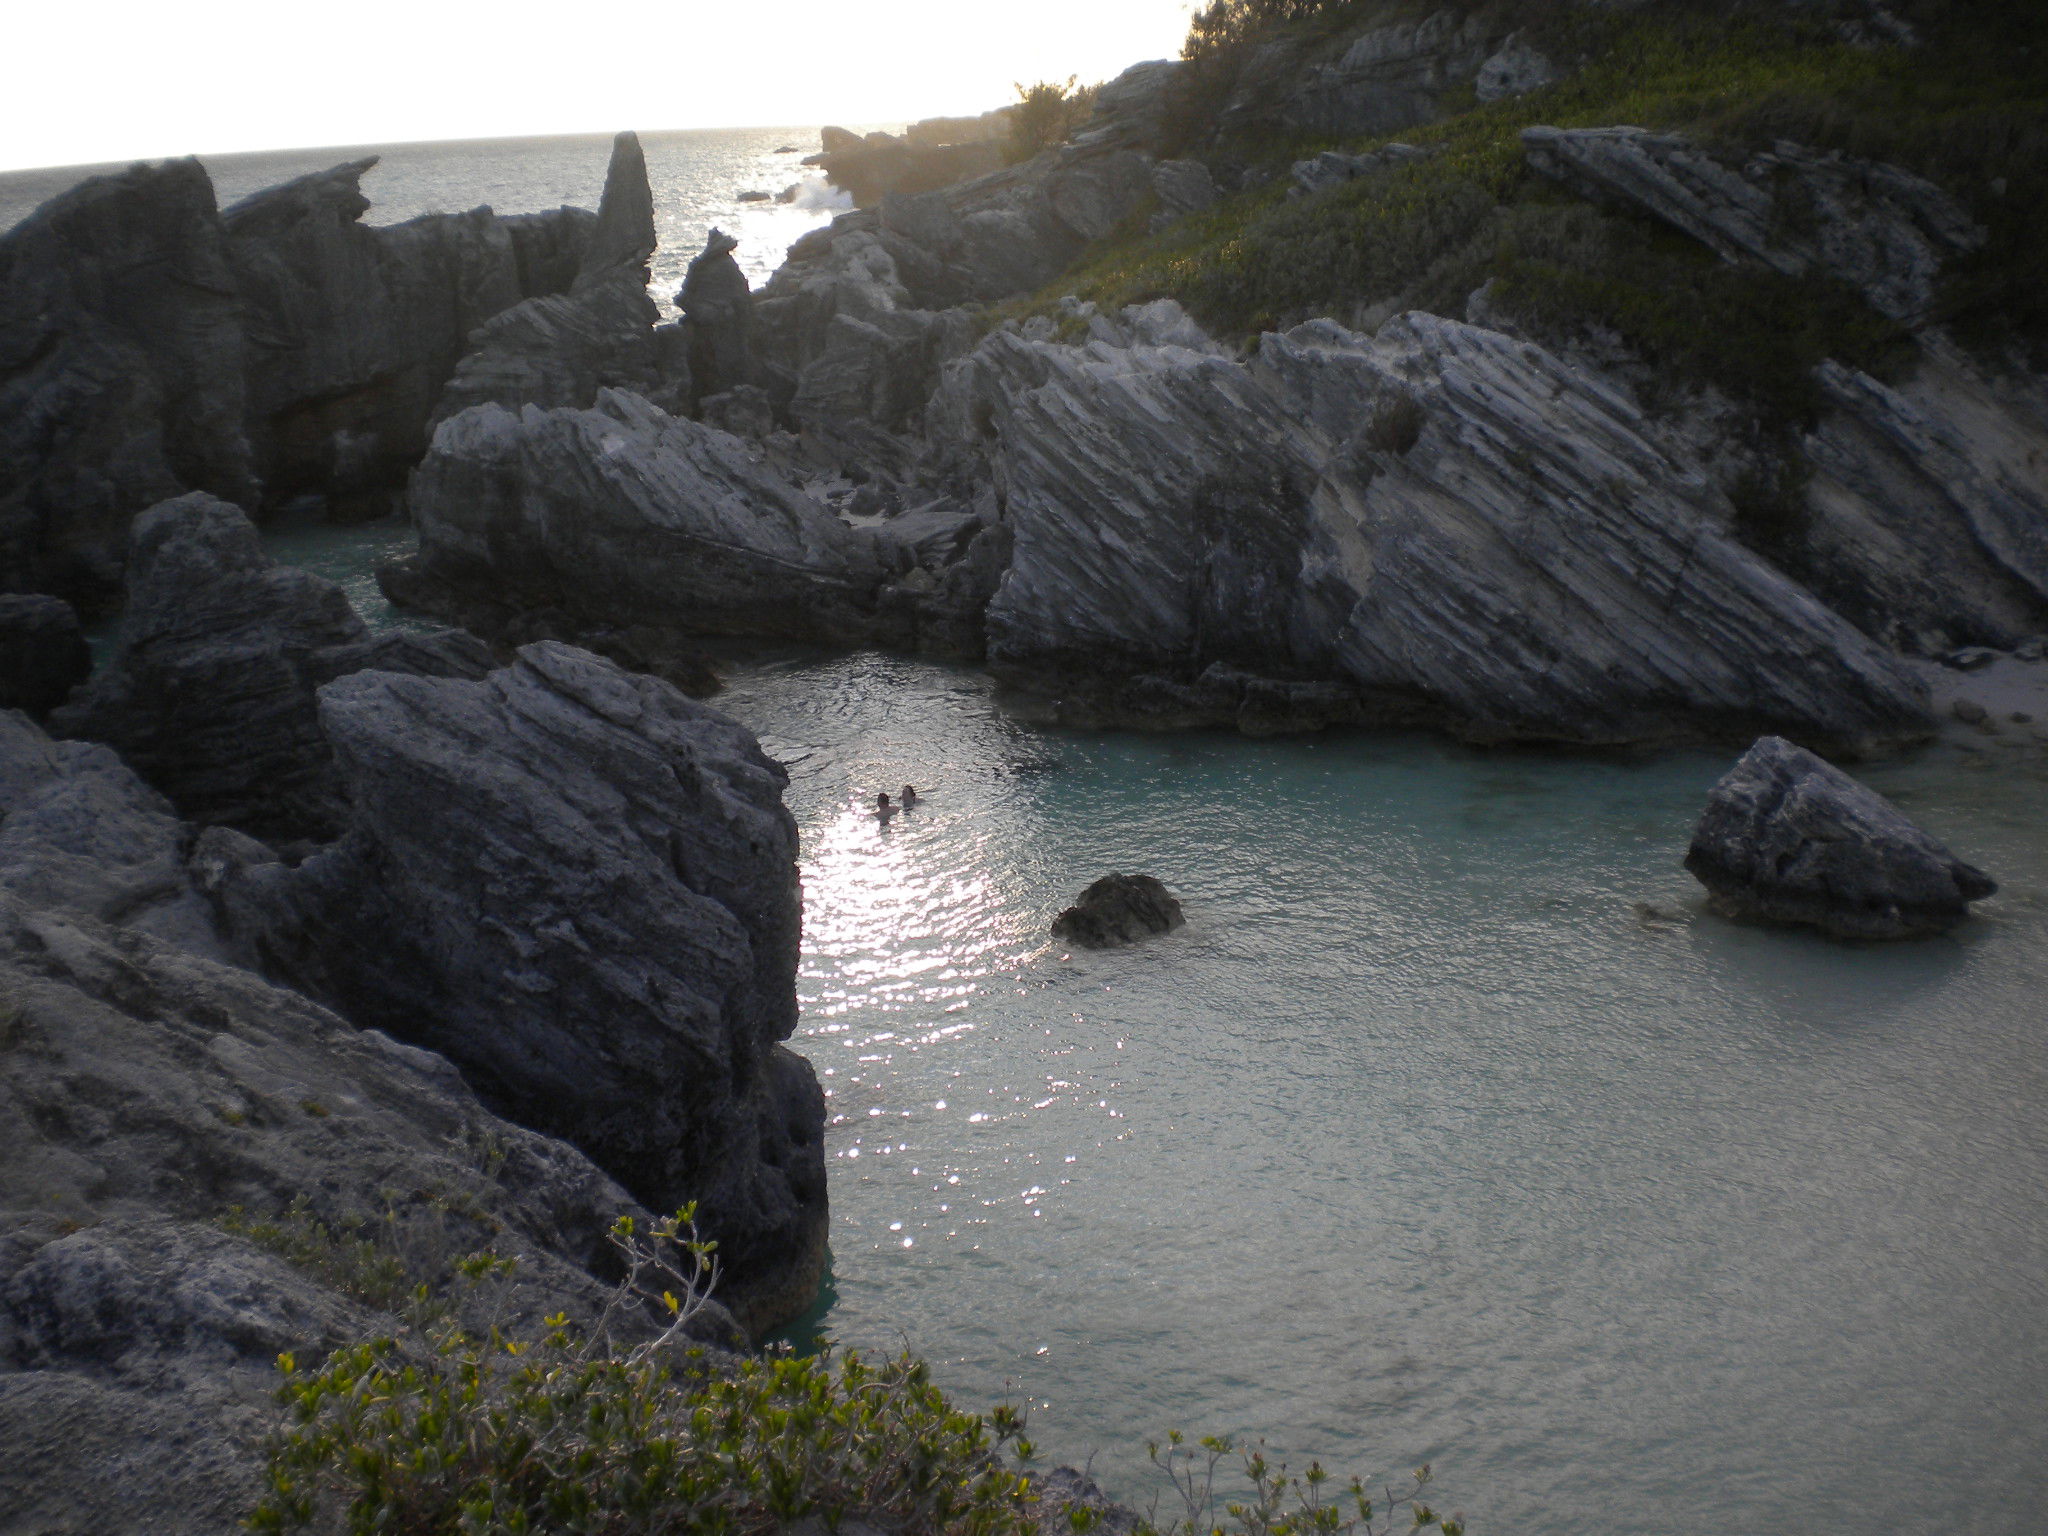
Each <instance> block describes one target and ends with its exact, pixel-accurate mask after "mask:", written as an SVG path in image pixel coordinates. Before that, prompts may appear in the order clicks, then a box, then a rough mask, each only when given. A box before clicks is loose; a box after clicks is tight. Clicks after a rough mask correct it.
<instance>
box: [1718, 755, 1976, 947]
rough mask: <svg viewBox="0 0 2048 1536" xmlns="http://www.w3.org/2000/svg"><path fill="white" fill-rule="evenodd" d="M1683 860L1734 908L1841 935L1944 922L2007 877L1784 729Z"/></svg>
mask: <svg viewBox="0 0 2048 1536" xmlns="http://www.w3.org/2000/svg"><path fill="white" fill-rule="evenodd" d="M1685 867H1686V868H1687V869H1689V870H1691V871H1692V872H1693V874H1694V875H1695V876H1697V877H1698V879H1699V881H1700V883H1701V884H1702V885H1704V886H1706V888H1707V890H1708V891H1709V892H1710V893H1711V894H1712V899H1713V904H1714V906H1715V907H1717V908H1718V909H1720V910H1721V911H1723V912H1725V913H1727V914H1729V915H1731V916H1738V917H1747V918H1758V919H1763V920H1765V921H1771V922H1786V923H1805V924H1810V925H1812V926H1813V927H1816V928H1819V929H1821V930H1822V931H1823V932H1825V933H1829V934H1832V935H1833V936H1834V937H1836V938H1843V939H1906V938H1914V937H1917V936H1919V935H1923V934H1931V933H1940V932H1942V931H1944V930H1945V929H1949V928H1953V927H1954V926H1955V925H1956V924H1957V923H1960V922H1961V921H1962V920H1963V919H1964V918H1966V917H1968V916H1969V903H1970V902H1973V901H1977V900H1980V899H1982V898H1983V897H1986V896H1989V895H1991V894H1993V893H1994V892H1995V891H1996V890H1997V889H1998V887H1997V885H1996V884H1995V883H1994V882H1993V881H1992V880H1991V879H1990V877H1989V876H1987V875H1986V874H1985V873H1984V872H1983V871H1982V870H1979V869H1976V868H1973V867H1972V866H1970V865H1968V864H1965V863H1964V862H1963V861H1962V860H1961V859H1958V858H1957V857H1956V856H1955V855H1954V854H1952V853H1950V852H1949V851H1948V849H1947V848H1945V847H1943V846H1942V845H1941V844H1940V843H1938V842H1936V841H1935V840H1934V839H1933V838H1932V837H1930V836H1928V835H1927V833H1925V832H1923V831H1921V830H1920V828H1918V827H1917V826H1915V825H1914V824H1913V823H1912V822H1910V821H1908V820H1907V819H1906V818H1905V817H1904V816H1903V815H1901V814H1900V813H1899V811H1898V809H1897V808H1896V807H1895V806H1893V805H1892V804H1891V802H1890V801H1888V800H1886V799H1884V798H1883V797H1882V796H1880V795H1878V794H1876V793H1875V792H1874V791H1872V790H1870V789H1868V788H1867V787H1865V786H1864V785H1862V784H1859V783H1858V782H1857V781H1856V780H1854V779H1852V778H1851V777H1849V775H1848V774H1846V773H1844V772H1842V771H1841V770H1840V769H1839V768H1836V767H1834V766H1833V765H1832V764H1830V763H1827V762H1824V761H1823V760H1822V759H1820V758H1818V757H1816V756H1814V754H1813V753H1811V752H1808V751H1806V750H1805V749H1804V748H1801V747H1796V746H1794V745H1793V744H1792V743H1791V742H1789V741H1786V740H1785V739H1784V738H1783V737H1780V736H1766V737H1764V738H1763V739H1762V740H1760V741H1758V742H1757V743H1756V745H1755V746H1753V747H1751V748H1750V749H1749V751H1747V752H1746V753H1744V754H1743V756H1742V759H1741V761H1739V762H1738V763H1736V765H1735V767H1734V768H1733V769H1731V770H1730V771H1729V773H1728V775H1727V777H1726V778H1724V779H1722V780H1721V782H1720V783H1718V784H1716V785H1715V786H1714V788H1713V790H1712V792H1711V793H1709V795H1708V796H1707V809H1706V814H1705V815H1703V816H1702V817H1701V818H1700V823H1699V827H1698V828H1697V829H1696V830H1695V831H1694V833H1693V837H1692V847H1691V848H1690V849H1689V850H1688V851H1687V853H1686V856H1685Z"/></svg>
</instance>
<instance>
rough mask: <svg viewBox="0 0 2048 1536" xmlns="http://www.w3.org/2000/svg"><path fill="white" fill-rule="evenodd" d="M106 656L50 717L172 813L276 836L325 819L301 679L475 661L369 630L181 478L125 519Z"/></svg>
mask: <svg viewBox="0 0 2048 1536" xmlns="http://www.w3.org/2000/svg"><path fill="white" fill-rule="evenodd" d="M128 566H129V598H128V608H127V612H126V614H125V616H124V619H123V622H122V627H121V632H120V637H119V639H118V641H117V642H116V644H115V647H114V653H113V655H112V657H111V658H109V660H108V662H107V665H106V666H105V667H104V668H102V669H101V670H100V671H99V672H98V673H97V674H95V676H94V677H93V678H92V680H91V681H90V682H89V683H88V684H87V685H86V686H85V687H84V688H81V689H80V690H78V691H77V693H75V694H74V695H73V697H72V699H71V701H70V702H69V703H68V704H66V705H64V706H63V708H61V709H59V710H57V711H55V712H54V713H53V714H52V716H51V721H50V724H51V729H52V730H53V731H55V732H56V733H57V734H58V735H61V736H72V737H85V738H88V739H91V740H94V741H103V742H106V743H108V744H109V745H110V746H112V747H114V748H115V749H116V750H118V751H119V752H120V753H121V755H122V757H123V758H124V759H125V760H126V761H127V762H128V763H129V764H130V765H131V766H132V767H134V768H135V769H136V771H137V772H139V773H140V774H141V775H142V776H143V777H144V778H145V779H147V780H148V781H149V782H150V783H151V784H153V785H155V786H156V787H157V788H158V789H159V790H161V791H163V793H164V794H166V795H168V796H169V797H170V799H171V801H172V802H173V803H174V804H175V805H176V806H177V807H178V809H179V811H180V813H181V814H182V815H184V816H186V817H187V818H189V819H191V820H194V821H198V822H203V823H224V824H226V825H229V826H234V827H239V828H241V829H243V830H245V831H248V832H252V833H254V834H255V835H257V836H259V837H264V838H269V839H272V840H277V841H291V840H296V839H312V840H314V841H320V840H324V839H325V838H328V837H331V836H332V835H334V833H335V832H336V831H337V830H338V829H339V827H340V825H341V818H342V801H341V796H340V790H339V787H338V785H337V784H336V782H335V779H334V775H333V762H332V756H331V754H330V753H329V751H328V749H327V742H326V738H325V737H324V736H323V735H322V734H321V731H320V724H319V718H318V714H317V710H316V707H315V701H314V689H315V688H316V687H318V686H319V684H321V683H323V682H325V681H327V680H328V679H330V678H333V677H337V676H339V675H341V674H342V673H343V672H346V671H351V670H354V669H356V668H358V667H367V666H395V667H399V668H401V669H404V670H411V671H436V672H446V673H450V674H453V675H458V676H460V675H481V673H482V671H483V670H484V669H485V668H486V667H487V666H488V661H489V657H488V652H487V651H484V650H483V649H482V647H481V646H480V645H479V644H478V643H477V642H474V641H471V640H469V639H467V638H456V637H452V636H441V637H435V638H432V639H430V638H428V637H417V638H413V637H408V638H405V639H399V638H397V637H387V638H384V639H381V640H373V639H372V638H371V636H370V634H369V631H368V629H367V628H365V626H364V624H363V621H362V619H361V618H359V617H358V616H357V614H356V612H355V610H354V609H353V608H352V607H350V606H349V601H348V597H347V594H345V593H344V592H343V591H342V590H341V589H340V588H339V587H337V586H335V585H334V583H333V582H330V581H327V580H325V579H324V578H322V577H319V576H315V575H312V574H311V573H309V572H306V571H302V570H298V569H296V568H294V567H291V566H282V565H279V564H277V563H276V562H275V561H274V560H272V559H271V558H270V556H269V554H268V553H267V552H266V551H265V550H264V548H263V543H262V540H261V538H260V537H259V535H258V534H257V532H256V527H255V525H254V524H253V523H251V522H250V521H249V519H248V518H247V517H246V516H245V515H244V514H243V512H242V510H241V509H240V508H239V507H231V506H229V505H228V504H227V503H226V502H224V501H218V500H216V499H215V498H213V497H211V496H208V495H206V494H204V493H203V492H197V491H195V492H193V493H192V494H191V495H189V496H181V497H178V498H176V499H175V500H172V501H167V502H165V503H163V504H162V505H161V506H157V507H152V508H151V509H150V510H149V511H148V512H146V513H144V514H143V515H142V516H141V517H139V518H137V519H136V520H135V528H134V535H133V540H132V548H131V551H130V554H129V557H128Z"/></svg>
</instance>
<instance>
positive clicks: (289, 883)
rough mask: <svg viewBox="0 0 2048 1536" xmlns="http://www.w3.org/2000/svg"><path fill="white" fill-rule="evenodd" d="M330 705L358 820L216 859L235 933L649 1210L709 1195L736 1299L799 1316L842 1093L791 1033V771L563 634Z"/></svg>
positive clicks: (760, 1318)
mask: <svg viewBox="0 0 2048 1536" xmlns="http://www.w3.org/2000/svg"><path fill="white" fill-rule="evenodd" d="M320 713H321V720H322V723H323V725H324V727H325V730H326V734H327V737H328V739H329V740H330V741H331V743H332V744H333V748H334V753H335V756H336V759H337V762H338V767H339V772H340V778H341V781H342V783H343V784H344V786H345V789H346V793H347V798H348V801H349V804H350V807H351V811H350V819H349V823H348V829H347V832H346V834H345V835H344V836H343V837H342V838H341V839H340V841H339V842H337V843H336V844H334V845H333V846H332V847H330V848H328V849H325V850H323V851H322V852H320V853H318V854H316V855H314V856H313V857H311V858H309V859H307V860H306V861H305V862H304V863H302V864H300V865H299V866H298V867H297V868H290V867H287V866H286V865H284V864H282V863H263V862H244V863H242V864H241V865H240V866H239V867H237V866H235V865H234V864H233V861H232V860H227V861H224V862H223V868H222V869H221V871H220V874H219V877H218V879H217V881H216V883H215V889H216V890H217V891H218V892H219V894H220V897H221V900H222V902H223V905H224V907H225V908H226V910H227V911H229V913H230V914H231V921H232V923H233V924H234V926H235V928H236V931H237V933H238V935H239V936H240V937H241V938H242V939H243V940H244V941H245V942H247V943H249V944H250V945H251V946H252V947H253V949H254V951H255V952H256V953H257V954H258V955H259V956H261V958H262V959H263V960H264V962H265V963H266V965H267V966H268V967H269V968H270V969H271V970H272V971H273V973H275V974H277V975H278V976H280V978H282V979H284V980H287V981H289V982H291V983H293V984H295V985H297V986H300V987H302V988H303V989H305V990H306V991H307V992H309V993H311V994H312V995H314V996H316V997H319V998H322V999H323V1000H326V1001H328V1002H330V1003H332V1004H333V1005H335V1006H336V1007H338V1008H339V1009H340V1011H342V1012H343V1013H345V1014H347V1015H348V1017H350V1018H352V1019H354V1020H355V1021H356V1022H358V1023H359V1024H364V1025H369V1026H374V1027H377V1028H382V1029H385V1030H388V1031H390V1032H391V1033H393V1034H395V1035H398V1036H400V1037H401V1038H404V1039H408V1040H411V1041H414V1042H416V1043H418V1044H421V1045H425V1046H427V1047H429V1048H431V1049H434V1050H437V1051H440V1052H442V1053H443V1054H445V1055H446V1056H448V1057H449V1058H450V1059H451V1060H453V1061H454V1062H456V1064H457V1065H459V1066H460V1067H461V1068H462V1071H463V1073H464V1075H465V1077H466V1078H467V1079H468V1080H469V1081H470V1082H471V1083H472V1084H473V1085H475V1087H476V1088H477V1090H478V1091H479V1092H480V1093H481V1094H483V1096H484V1097H485V1099H486V1100H487V1101H488V1102H490V1103H491V1104H492V1105H493V1106H494V1107H495V1108H497V1109H498V1110H499V1112H501V1113H503V1114H505V1115H507V1116H508V1117H509V1118H511V1119H514V1120H517V1121H518V1122H520V1123H521V1124H525V1125H531V1126H534V1127H536V1128H538V1129H540V1130H544V1131H546V1132H548V1133H549V1134H552V1135H556V1136H560V1137H562V1138H563V1139H565V1140H567V1141H570V1142H572V1143H574V1144H575V1145H576V1146H578V1147H581V1148H582V1149H583V1150H584V1151H585V1152H587V1153H589V1154H590V1156H591V1157H592V1158H594V1159H595V1160H596V1161H597V1163H598V1164H599V1165H600V1166H602V1167H604V1168H605V1169H606V1170H608V1171H609V1172H611V1173H612V1174H613V1175H614V1176H615V1177H617V1178H618V1179H619V1180H620V1181H621V1182H622V1183H623V1184H625V1185H626V1187H627V1188H628V1189H630V1190H632V1191H633V1193H634V1194H635V1195H636V1196H637V1197H639V1198H640V1199H642V1200H643V1201H645V1202H646V1203H647V1204H648V1205H649V1206H650V1207H653V1208H655V1209H665V1210H674V1209H675V1208H676V1207H677V1206H678V1205H680V1204H682V1203H683V1202H684V1201H686V1200H696V1201H698V1202H700V1204H701V1217H702V1220H703V1222H704V1225H705V1227H706V1230H707V1232H708V1234H709V1235H710V1236H712V1237H715V1238H716V1239H717V1240H718V1241H719V1243H720V1245H721V1246H720V1249H719V1257H720V1260H721V1263H722V1264H723V1266H724V1270H725V1274H726V1276H727V1279H726V1281H725V1283H724V1285H723V1287H722V1291H721V1294H722V1295H724V1296H725V1297H726V1299H727V1301H728V1303H729V1304H730V1305H732V1306H733V1308H734V1310H735V1312H736V1313H738V1314H740V1315H741V1317H742V1319H743V1321H745V1322H747V1323H748V1324H750V1325H752V1326H756V1327H759V1326H765V1325H768V1324H772V1323H774V1322H777V1321H781V1320H786V1319H787V1318H789V1317H792V1316H795V1315H796V1314H797V1313H799V1312H801V1311H802V1310H803V1308H804V1307H805V1306H807V1305H809V1303H810V1301H811V1299H812V1297H813V1296H814V1295H815V1293H816V1289H817V1285H818V1282H819V1278H820V1275H821V1272H822V1265H823V1260H824V1243H825V1216H826V1197H825V1169H824V1158H823V1150H822V1129H823V1121H824V1099H823V1096H822V1095H821V1094H820V1092H819V1090H818V1085H817V1081H816V1079H815V1077H814V1076H813V1075H812V1072H811V1068H810V1066H809V1064H808V1063H806V1062H805V1061H804V1060H802V1058H800V1057H798V1056H796V1055H794V1054H792V1053H791V1052H790V1051H788V1050H787V1049H785V1048H784V1047H783V1046H782V1045H781V1044H780V1043H779V1042H781V1041H782V1040H784V1039H786V1038H787V1037H788V1036H789V1034H790V1032H791V1030H792V1029H793V1028H794V1027H795V1024H796V1016H797V1009H796V994H795V987H794V978H795V972H796V958H797V947H798V932H799V925H800V916H801V911H800V897H799V891H798V885H797V870H796V826H795V822H794V821H793V819H792V818H791V816H790V814H789V812H788V811H787V810H786V809H785V808H784V807H783V804H782V791H783V787H784V784H785V783H786V776H785V775H784V773H783V771H782V769H781V768H780V767H778V766H777V765H776V764H775V763H773V762H771V761H770V760H769V759H768V758H766V757H765V756H763V755H762V753H761V751H760V748H759V746H758V745H757V744H756V743H755V741H754V739H753V737H752V736H750V735H749V734H748V733H747V732H746V731H745V730H744V729H742V728H741V727H740V726H739V725H737V724H736V723H734V722H733V721H732V720H730V719H728V718H726V717H725V716H724V715H721V714H719V713H718V712H717V711H715V710H712V709H709V708H706V707H705V706H703V705H700V704H696V703H693V702H692V701H691V700H689V699H688V698H686V697H684V696H683V695H682V694H681V693H680V692H678V691H677V690H675V689H674V688H672V687H670V686H669V685H668V684H666V683H663V682H660V681H658V680H657V679H654V678H651V677H644V676H639V675H636V674H633V673H629V672H625V671H622V670H621V669H619V668H618V667H616V666H614V665H612V664H611V663H609V662H606V661H603V660H601V659H599V658H598V657H596V656H593V655H591V654H589V653H588V652H584V651H579V650H576V649H573V648H572V647H569V646H565V645H561V644H558V643H552V642H549V643H542V644H536V645H529V646H527V647H525V648H524V649H522V650H521V651H520V652H519V655H518V659H517V661H516V662H515V663H514V664H513V665H511V666H509V667H506V668H505V669H503V670H501V671H497V672H494V673H492V674H491V675H490V676H488V677H487V678H485V679H483V680H482V681H475V682H472V681H466V680H461V679H434V678H421V677H401V676H397V675H394V674H391V673H383V672H359V673H356V674H354V675H353V676H351V677H347V678H344V679H341V680H340V681H338V682H335V683H332V684H329V685H328V686H327V687H325V688H324V689H322V691H321V703H320Z"/></svg>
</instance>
